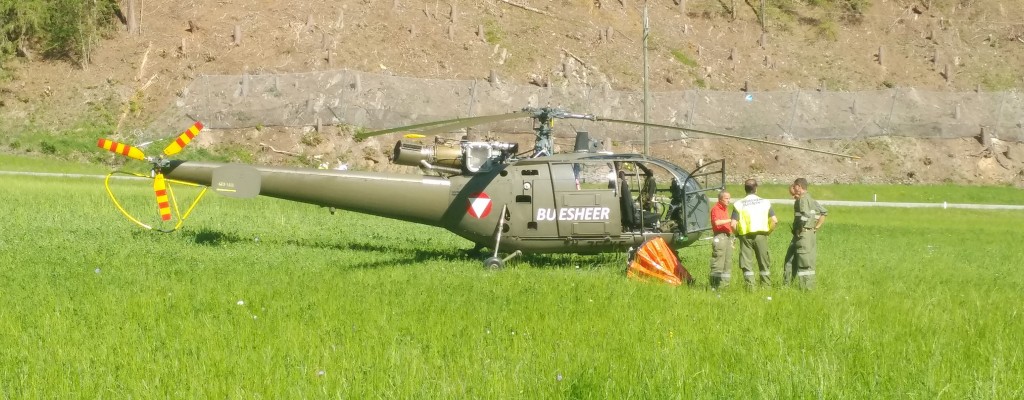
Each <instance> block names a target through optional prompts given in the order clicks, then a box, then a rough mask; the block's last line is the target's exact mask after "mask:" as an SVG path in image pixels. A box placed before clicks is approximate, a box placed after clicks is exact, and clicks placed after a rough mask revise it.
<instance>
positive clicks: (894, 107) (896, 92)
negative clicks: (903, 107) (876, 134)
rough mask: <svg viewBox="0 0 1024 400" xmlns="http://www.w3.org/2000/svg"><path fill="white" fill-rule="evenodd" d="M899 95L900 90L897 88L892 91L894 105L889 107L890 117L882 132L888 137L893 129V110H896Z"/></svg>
mask: <svg viewBox="0 0 1024 400" xmlns="http://www.w3.org/2000/svg"><path fill="white" fill-rule="evenodd" d="M899 94H900V88H898V87H897V88H893V89H892V104H891V105H889V117H888V118H886V120H885V129H884V130H882V133H884V134H886V135H888V134H889V131H890V130H891V129H892V113H893V110H895V109H896V98H897V97H899Z"/></svg>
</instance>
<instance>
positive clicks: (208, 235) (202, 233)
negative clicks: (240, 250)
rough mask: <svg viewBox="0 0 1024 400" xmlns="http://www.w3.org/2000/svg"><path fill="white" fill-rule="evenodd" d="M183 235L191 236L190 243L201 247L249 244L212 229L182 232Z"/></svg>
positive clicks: (233, 235) (238, 237)
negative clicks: (192, 242)
mask: <svg viewBox="0 0 1024 400" xmlns="http://www.w3.org/2000/svg"><path fill="white" fill-rule="evenodd" d="M182 233H184V234H185V235H189V236H192V241H194V242H195V243H196V244H198V245H203V246H220V245H224V244H228V243H241V242H249V241H250V240H247V239H243V238H242V237H240V236H238V235H235V234H232V233H225V232H221V231H215V230H212V229H201V230H199V231H184V232H182Z"/></svg>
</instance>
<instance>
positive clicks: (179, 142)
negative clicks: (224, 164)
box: [96, 121, 206, 231]
mask: <svg viewBox="0 0 1024 400" xmlns="http://www.w3.org/2000/svg"><path fill="white" fill-rule="evenodd" d="M202 129H203V123H202V122H198V121H197V122H196V123H195V124H193V125H192V126H191V127H189V128H188V129H186V130H185V132H183V133H181V134H180V135H178V137H177V138H175V140H174V141H173V142H171V144H169V145H167V147H165V148H164V149H163V151H162V152H161V153H160V154H159V155H157V156H149V155H146V153H145V152H144V151H143V150H142V149H140V148H138V147H135V146H131V145H128V144H124V143H120V142H116V141H113V140H110V139H99V140H98V141H97V142H96V145H97V147H99V148H101V149H104V150H107V151H109V152H112V153H115V154H120V155H122V156H125V157H128V158H131V159H135V160H139V161H146V162H149V163H150V164H152V165H153V174H152V175H151V176H152V179H153V193H154V195H155V196H156V204H157V210H158V211H159V214H160V220H161V221H163V222H167V221H170V220H171V218H172V214H173V213H172V212H171V203H172V202H173V194H172V192H171V190H170V185H169V181H168V180H167V179H166V178H165V177H164V174H163V169H164V168H166V167H168V166H169V165H170V160H168V159H167V157H169V156H173V155H175V154H178V153H180V152H181V150H182V149H183V148H184V147H185V146H187V145H188V144H189V143H190V142H192V139H195V137H196V136H197V135H199V132H200V131H202ZM115 173H126V172H121V171H114V172H112V173H111V175H113V174H115ZM126 174H129V173H126ZM130 175H136V176H141V175H138V174H130ZM107 178H108V179H107V194H109V195H110V198H111V199H112V200H113V201H114V204H115V205H116V206H117V208H118V209H119V210H121V212H122V213H123V214H124V215H125V216H126V217H128V219H130V220H131V221H132V222H135V223H136V224H138V225H140V226H142V227H144V228H147V229H153V228H152V227H150V226H149V225H146V224H144V223H142V222H140V221H139V220H138V219H136V218H134V217H132V216H131V215H129V214H128V212H127V211H125V210H124V207H121V204H120V203H119V202H118V201H117V199H116V198H115V197H114V194H113V192H112V191H111V190H110V184H109V182H110V179H109V178H110V177H109V176H108V177H107ZM178 183H181V182H178ZM205 193H206V191H205V190H203V192H202V193H200V195H199V196H198V197H197V198H196V199H195V201H194V202H193V203H192V207H195V204H196V203H198V201H199V199H200V198H202V195H203V194H205ZM192 207H189V209H188V211H189V212H190V211H191V210H192ZM187 216H188V212H186V213H185V215H183V216H181V217H179V218H178V220H179V224H178V226H180V223H181V221H182V220H184V219H185V218H186V217H187ZM178 226H175V227H174V229H177V228H178ZM174 229H172V231H173V230H174Z"/></svg>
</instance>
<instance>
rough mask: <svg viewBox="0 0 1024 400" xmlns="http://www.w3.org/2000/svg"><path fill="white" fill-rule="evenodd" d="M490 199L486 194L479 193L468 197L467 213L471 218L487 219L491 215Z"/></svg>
mask: <svg viewBox="0 0 1024 400" xmlns="http://www.w3.org/2000/svg"><path fill="white" fill-rule="evenodd" d="M491 203H492V202H491V198H490V197H488V196H487V193H484V192H480V193H477V194H474V195H471V196H469V207H468V208H467V210H466V211H467V212H469V215H471V216H473V218H477V219H480V218H487V216H488V215H490V214H491Z"/></svg>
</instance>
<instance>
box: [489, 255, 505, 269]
mask: <svg viewBox="0 0 1024 400" xmlns="http://www.w3.org/2000/svg"><path fill="white" fill-rule="evenodd" d="M504 267H505V260H502V259H501V258H500V257H490V258H488V259H486V260H484V268H487V269H502V268H504Z"/></svg>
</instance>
